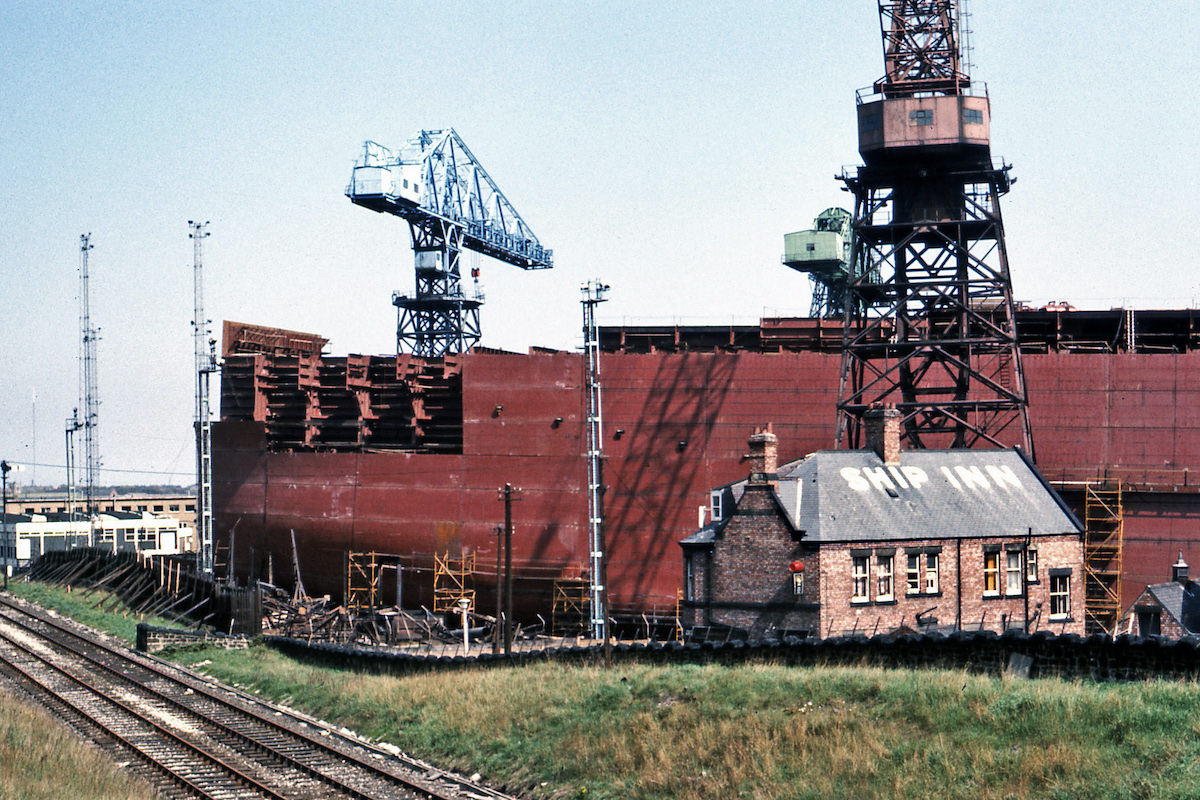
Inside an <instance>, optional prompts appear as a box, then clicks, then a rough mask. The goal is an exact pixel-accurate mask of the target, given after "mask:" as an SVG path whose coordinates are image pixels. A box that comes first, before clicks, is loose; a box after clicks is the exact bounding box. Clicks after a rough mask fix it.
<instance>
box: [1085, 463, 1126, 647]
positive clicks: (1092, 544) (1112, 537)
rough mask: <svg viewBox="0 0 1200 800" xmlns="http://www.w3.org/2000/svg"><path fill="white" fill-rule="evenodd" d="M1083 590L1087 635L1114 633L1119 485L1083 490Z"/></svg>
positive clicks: (1121, 519) (1120, 522) (1117, 593)
mask: <svg viewBox="0 0 1200 800" xmlns="http://www.w3.org/2000/svg"><path fill="white" fill-rule="evenodd" d="M1083 517H1084V534H1083V537H1084V538H1083V587H1084V616H1085V625H1086V629H1087V632H1088V633H1108V634H1111V633H1113V632H1114V631H1115V630H1116V625H1117V618H1118V617H1119V616H1120V614H1121V543H1122V534H1123V529H1124V526H1125V525H1124V520H1125V514H1124V506H1123V502H1122V490H1121V482H1120V481H1117V482H1115V483H1101V484H1088V485H1087V486H1086V487H1084V505H1083Z"/></svg>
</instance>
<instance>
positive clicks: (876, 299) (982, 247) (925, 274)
mask: <svg viewBox="0 0 1200 800" xmlns="http://www.w3.org/2000/svg"><path fill="white" fill-rule="evenodd" d="M879 17H880V27H881V29H882V33H883V51H884V67H885V73H884V76H883V77H882V78H880V79H879V80H878V81H876V82H875V84H874V86H872V87H871V88H870V89H865V90H861V91H860V92H859V96H858V150H859V154H860V155H861V156H862V159H863V162H864V164H863V165H862V166H860V167H858V168H856V169H855V170H853V171H847V172H845V173H844V174H843V175H842V176H841V180H842V181H844V182H845V184H846V187H847V188H848V189H849V191H850V192H851V193H852V194H853V196H854V202H855V208H854V218H853V223H852V229H853V239H854V245H853V252H852V254H851V269H850V273H851V274H850V284H849V287H848V291H847V307H846V316H845V320H846V326H845V333H844V340H843V355H842V373H841V385H840V390H839V394H838V426H837V445H838V446H841V445H842V444H843V443H848V445H849V446H850V447H858V446H860V445H861V444H862V432H861V419H862V414H863V412H865V411H866V410H867V409H868V408H870V407H871V406H873V405H876V404H882V405H894V406H895V408H897V409H898V410H900V411H901V412H902V414H903V417H902V420H903V425H902V435H903V437H904V439H905V440H906V444H907V445H908V446H909V447H939V448H940V447H973V446H983V447H989V446H993V447H995V446H1012V445H1020V446H1022V447H1024V448H1025V450H1026V452H1028V453H1029V454H1030V455H1031V456H1032V455H1033V440H1032V437H1031V435H1030V429H1029V418H1028V414H1027V408H1026V394H1025V380H1024V376H1023V373H1022V371H1021V354H1020V350H1019V348H1018V344H1017V336H1016V329H1015V322H1014V313H1013V300H1012V283H1011V280H1010V278H1009V270H1008V257H1007V254H1006V251H1005V246H1004V226H1003V222H1002V220H1001V216H1000V197H1001V196H1002V195H1004V194H1005V193H1006V192H1008V190H1009V186H1010V185H1011V183H1012V179H1011V178H1010V177H1009V169H1010V167H1009V166H1008V165H1006V164H1001V165H1000V166H996V165H994V164H993V162H992V156H991V145H990V140H989V123H990V113H991V108H990V104H989V102H988V96H987V91H986V89H985V88H984V87H982V86H979V85H975V84H972V82H971V78H970V76H969V75H968V74H967V71H966V68H965V66H964V59H963V56H962V41H963V33H964V32H963V25H962V23H961V18H960V16H959V4H958V2H957V0H880V2H879Z"/></svg>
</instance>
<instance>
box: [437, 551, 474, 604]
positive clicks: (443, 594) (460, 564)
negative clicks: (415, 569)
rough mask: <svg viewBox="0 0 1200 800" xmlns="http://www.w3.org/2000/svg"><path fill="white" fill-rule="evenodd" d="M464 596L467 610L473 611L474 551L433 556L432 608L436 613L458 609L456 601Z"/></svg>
mask: <svg viewBox="0 0 1200 800" xmlns="http://www.w3.org/2000/svg"><path fill="white" fill-rule="evenodd" d="M464 598H466V600H467V601H468V602H469V603H470V605H468V606H467V611H470V612H473V611H475V553H474V552H473V551H472V552H470V553H464V554H463V555H461V556H457V557H453V558H452V557H451V556H450V554H449V553H444V554H443V555H438V554H436V553H435V554H434V556H433V610H434V612H436V613H439V614H440V613H442V612H444V611H458V610H459V607H458V601H459V600H462V599H464Z"/></svg>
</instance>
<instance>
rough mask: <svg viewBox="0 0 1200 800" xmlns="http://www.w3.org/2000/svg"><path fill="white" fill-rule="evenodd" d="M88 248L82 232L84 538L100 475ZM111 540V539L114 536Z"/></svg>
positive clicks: (88, 236) (97, 334)
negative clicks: (85, 523) (85, 526)
mask: <svg viewBox="0 0 1200 800" xmlns="http://www.w3.org/2000/svg"><path fill="white" fill-rule="evenodd" d="M91 249H92V235H91V234H90V233H85V234H83V235H81V236H80V237H79V281H80V289H79V328H80V333H81V337H80V352H79V370H80V375H79V390H80V392H81V393H82V394H83V397H82V399H81V402H80V405H81V406H82V407H83V420H82V428H83V458H84V461H83V470H84V473H83V474H84V481H85V483H84V486H85V488H84V493H85V494H84V496H85V498H86V506H85V512H86V514H87V516H88V520H89V524H88V539H89V541H90V540H91V539H92V533H91V531H92V528H93V527H94V520H95V513H96V481H97V480H98V479H99V477H100V437H99V429H98V422H99V418H100V413H99V411H100V388H99V387H100V384H99V379H98V378H97V376H96V342H97V341H98V340H99V339H100V329H99V328H96V327H94V326H93V325H92V311H91V297H90V295H91V288H90V286H89V282H88V281H89V276H88V253H89V252H90V251H91ZM114 541H115V539H114Z"/></svg>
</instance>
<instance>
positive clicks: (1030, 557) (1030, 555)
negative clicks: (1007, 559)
mask: <svg viewBox="0 0 1200 800" xmlns="http://www.w3.org/2000/svg"><path fill="white" fill-rule="evenodd" d="M1025 582H1026V583H1037V582H1038V570H1037V550H1033V549H1026V550H1025Z"/></svg>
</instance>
